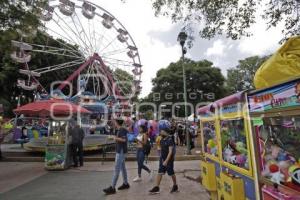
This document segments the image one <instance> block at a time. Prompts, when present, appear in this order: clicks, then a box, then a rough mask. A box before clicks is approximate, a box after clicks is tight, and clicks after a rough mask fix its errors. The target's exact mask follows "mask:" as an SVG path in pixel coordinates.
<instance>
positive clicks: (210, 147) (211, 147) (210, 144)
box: [207, 139, 217, 155]
mask: <svg viewBox="0 0 300 200" xmlns="http://www.w3.org/2000/svg"><path fill="white" fill-rule="evenodd" d="M207 149H208V153H210V154H212V155H216V154H217V146H216V143H215V141H214V140H213V139H209V140H208V142H207Z"/></svg>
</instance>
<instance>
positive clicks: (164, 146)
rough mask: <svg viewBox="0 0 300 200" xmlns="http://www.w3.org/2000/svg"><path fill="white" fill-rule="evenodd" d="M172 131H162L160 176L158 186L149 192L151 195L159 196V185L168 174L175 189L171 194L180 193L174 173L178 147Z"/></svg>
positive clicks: (158, 176)
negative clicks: (163, 176)
mask: <svg viewBox="0 0 300 200" xmlns="http://www.w3.org/2000/svg"><path fill="white" fill-rule="evenodd" d="M170 132H171V130H170V129H165V130H161V131H160V135H161V136H162V139H161V141H160V146H161V154H160V159H159V169H158V175H157V180H156V186H155V187H153V188H152V189H151V190H150V191H149V192H150V193H151V194H158V193H159V185H160V182H161V179H162V175H164V174H165V173H166V172H167V174H168V175H169V176H171V177H172V181H173V187H172V189H171V191H170V192H171V193H173V192H178V186H177V183H176V175H175V172H174V159H175V153H176V146H175V143H174V138H173V137H174V136H173V135H172V134H170Z"/></svg>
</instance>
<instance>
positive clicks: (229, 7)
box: [152, 0, 300, 39]
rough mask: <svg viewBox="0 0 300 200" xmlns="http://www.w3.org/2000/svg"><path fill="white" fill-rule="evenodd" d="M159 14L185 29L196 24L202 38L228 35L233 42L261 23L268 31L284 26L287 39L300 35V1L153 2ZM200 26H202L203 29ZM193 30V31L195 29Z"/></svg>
mask: <svg viewBox="0 0 300 200" xmlns="http://www.w3.org/2000/svg"><path fill="white" fill-rule="evenodd" d="M152 2H153V3H152V5H153V8H154V10H155V14H156V15H164V16H168V17H170V18H171V19H172V20H173V21H174V22H178V21H184V22H185V24H186V26H185V27H184V29H188V30H190V29H191V27H192V24H194V23H196V24H197V27H200V31H199V34H200V36H201V37H202V38H207V39H210V38H213V37H214V36H216V35H219V34H225V35H226V36H227V37H229V38H232V39H239V38H240V37H242V36H250V35H251V34H252V33H251V32H250V31H249V28H250V27H251V26H252V25H253V24H255V23H256V22H257V21H258V20H260V19H263V20H265V22H266V28H270V27H276V26H278V25H279V24H281V23H282V24H284V28H283V30H282V33H283V36H284V37H283V39H286V38H288V37H290V36H292V35H295V34H298V33H299V31H300V24H299V15H300V13H299V6H300V1H299V0H285V1H282V0H267V1H264V0H201V1H199V0H153V1H152ZM259 11H263V14H260V13H258V12H259ZM199 25H200V26H199ZM192 30H193V28H192Z"/></svg>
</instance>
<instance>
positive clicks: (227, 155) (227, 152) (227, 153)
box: [223, 146, 233, 162]
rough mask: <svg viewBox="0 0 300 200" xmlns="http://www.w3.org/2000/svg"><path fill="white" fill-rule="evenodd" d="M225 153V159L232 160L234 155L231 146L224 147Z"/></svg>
mask: <svg viewBox="0 0 300 200" xmlns="http://www.w3.org/2000/svg"><path fill="white" fill-rule="evenodd" d="M223 154H224V160H225V161H226V162H230V158H231V156H232V155H233V152H232V149H231V148H230V147H229V146H227V147H226V148H225V149H224V152H223Z"/></svg>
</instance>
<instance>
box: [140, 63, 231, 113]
mask: <svg viewBox="0 0 300 200" xmlns="http://www.w3.org/2000/svg"><path fill="white" fill-rule="evenodd" d="M183 64H184V66H185V69H186V88H187V102H189V103H191V104H193V105H194V106H196V105H197V104H198V103H200V102H211V101H214V100H216V99H219V98H222V97H224V96H225V95H226V94H227V93H226V90H225V88H224V81H225V78H224V77H223V75H222V73H221V70H220V69H219V68H217V67H214V66H213V63H212V62H210V61H208V60H201V61H193V60H190V59H185V60H184V63H183V62H182V60H180V61H178V62H176V63H171V64H170V65H169V66H167V67H166V68H163V69H160V70H159V71H158V72H157V74H156V77H155V78H154V79H153V80H152V83H153V88H152V92H151V93H150V94H149V95H148V97H147V98H145V99H143V100H142V101H143V102H154V103H156V104H157V105H159V104H161V103H163V102H171V103H183V102H184V96H183V77H182V73H183V71H182V65H183ZM181 105H182V104H181ZM145 109H146V110H147V108H146V107H145V108H144V110H143V111H145ZM148 109H149V108H148ZM183 113H184V110H183V106H181V108H180V114H181V116H182V115H183Z"/></svg>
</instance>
